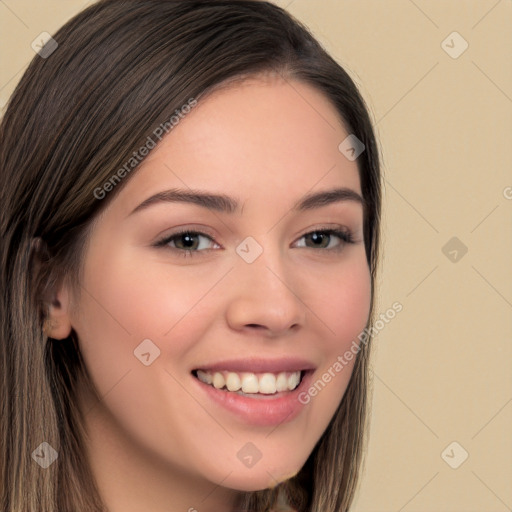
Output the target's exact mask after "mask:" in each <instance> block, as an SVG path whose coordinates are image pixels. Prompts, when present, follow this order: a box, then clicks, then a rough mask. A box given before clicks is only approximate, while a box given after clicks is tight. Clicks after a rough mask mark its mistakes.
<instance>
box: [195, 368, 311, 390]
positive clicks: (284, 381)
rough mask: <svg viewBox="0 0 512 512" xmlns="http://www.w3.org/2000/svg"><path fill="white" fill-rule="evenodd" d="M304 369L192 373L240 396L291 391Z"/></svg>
mask: <svg viewBox="0 0 512 512" xmlns="http://www.w3.org/2000/svg"><path fill="white" fill-rule="evenodd" d="M305 374H306V370H302V371H301V370H299V371H295V372H278V373H270V372H262V373H252V372H233V371H209V370H201V369H197V370H194V371H193V372H192V375H193V376H194V377H195V378H196V379H198V380H200V381H201V382H203V383H204V384H206V385H209V386H212V387H214V388H216V389H219V390H221V391H227V392H233V393H236V394H238V395H242V396H254V395H260V396H261V395H275V394H278V393H279V394H282V393H287V392H291V391H293V390H294V389H296V388H297V387H298V386H299V384H300V383H301V382H302V379H303V378H304V375H305Z"/></svg>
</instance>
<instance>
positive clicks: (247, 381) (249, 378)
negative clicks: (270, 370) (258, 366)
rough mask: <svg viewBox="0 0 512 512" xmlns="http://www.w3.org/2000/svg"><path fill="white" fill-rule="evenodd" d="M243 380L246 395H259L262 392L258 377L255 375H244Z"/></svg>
mask: <svg viewBox="0 0 512 512" xmlns="http://www.w3.org/2000/svg"><path fill="white" fill-rule="evenodd" d="M241 380H242V391H243V392H244V393H257V392H258V391H259V390H260V384H259V382H258V377H256V375H254V373H244V374H243V375H242V379H241Z"/></svg>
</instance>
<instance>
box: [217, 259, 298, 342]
mask: <svg viewBox="0 0 512 512" xmlns="http://www.w3.org/2000/svg"><path fill="white" fill-rule="evenodd" d="M296 277H297V276H296V275H294V274H293V270H292V269H290V268H286V265H285V264H284V263H283V262H282V261H280V257H279V255H278V254H276V255H273V254H270V252H269V251H268V250H264V251H263V253H262V254H261V255H260V256H259V257H258V258H257V259H256V260H255V261H253V262H252V263H247V262H245V261H243V260H242V259H240V260H239V261H237V263H236V267H235V269H233V271H232V272H231V279H232V281H231V283H232V284H231V287H230V291H229V292H228V301H229V302H228V306H227V310H226V320H227V322H228V324H229V326H230V327H231V328H232V329H234V330H237V331H255V332H257V333H258V334H259V335H264V336H267V337H269V338H273V337H278V336H285V335H286V334H288V333H289V332H292V331H296V330H299V329H300V328H301V326H304V323H305V315H306V305H305V304H304V302H302V300H301V297H300V291H298V290H295V289H294V286H293V285H294V284H297V279H296Z"/></svg>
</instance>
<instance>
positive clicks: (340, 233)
mask: <svg viewBox="0 0 512 512" xmlns="http://www.w3.org/2000/svg"><path fill="white" fill-rule="evenodd" d="M313 233H317V234H322V235H329V236H331V235H336V236H337V237H338V238H340V239H341V241H342V243H341V244H340V245H338V246H336V247H331V248H330V249H325V248H322V247H319V248H318V249H319V250H323V251H329V252H331V251H332V252H339V251H340V250H341V249H343V246H344V245H345V244H353V243H355V240H354V238H353V235H352V233H351V231H349V230H348V229H336V228H325V229H324V228H319V229H315V230H313V231H308V232H307V233H304V234H303V235H302V236H301V237H300V238H304V237H305V236H307V235H311V234H313ZM185 234H186V235H200V236H204V237H206V238H209V239H210V240H211V241H212V242H214V243H216V244H217V242H216V241H215V240H214V239H213V237H212V236H210V235H208V234H207V233H203V232H201V231H193V230H191V229H182V230H179V231H176V232H175V233H172V234H171V235H168V236H166V237H164V238H162V239H161V240H159V241H157V242H156V243H155V244H154V247H159V248H163V249H169V250H171V251H173V252H177V253H181V254H180V255H181V256H182V257H189V256H190V257H192V256H194V254H193V253H201V252H207V251H211V250H215V249H206V250H202V251H198V250H191V249H178V248H177V247H169V245H168V244H169V243H170V242H172V241H173V240H174V239H176V238H179V237H180V236H182V235H185ZM217 245H219V244H217ZM305 249H316V248H315V247H305Z"/></svg>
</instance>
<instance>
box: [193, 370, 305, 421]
mask: <svg viewBox="0 0 512 512" xmlns="http://www.w3.org/2000/svg"><path fill="white" fill-rule="evenodd" d="M312 375H313V372H312V371H307V372H305V374H304V377H303V378H302V380H301V382H300V384H299V385H298V386H297V387H296V388H295V389H294V390H293V391H287V392H282V393H277V394H275V395H264V394H260V393H258V394H257V395H256V397H255V398H249V397H247V396H242V395H239V394H237V393H236V392H232V391H226V390H221V389H217V388H215V387H213V386H210V385H209V384H205V383H204V382H201V381H200V380H199V379H198V378H196V377H194V376H192V378H193V379H194V381H195V382H196V383H197V384H198V385H199V387H200V388H201V389H203V390H204V392H205V393H206V394H207V396H208V397H209V398H210V399H211V400H213V401H214V402H215V403H217V404H219V405H221V406H223V407H224V408H225V409H227V410H228V411H230V412H231V413H233V414H235V415H236V416H237V417H238V418H240V419H242V420H243V421H244V422H246V423H250V424H252V425H256V426H261V427H267V426H274V425H279V424H281V423H285V422H289V421H292V420H293V419H294V418H296V417H297V415H298V414H299V413H300V411H301V410H302V408H303V407H304V405H305V404H303V403H301V402H300V401H299V394H300V393H301V392H302V391H303V390H305V389H307V388H308V386H309V382H310V380H311V377H312Z"/></svg>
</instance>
